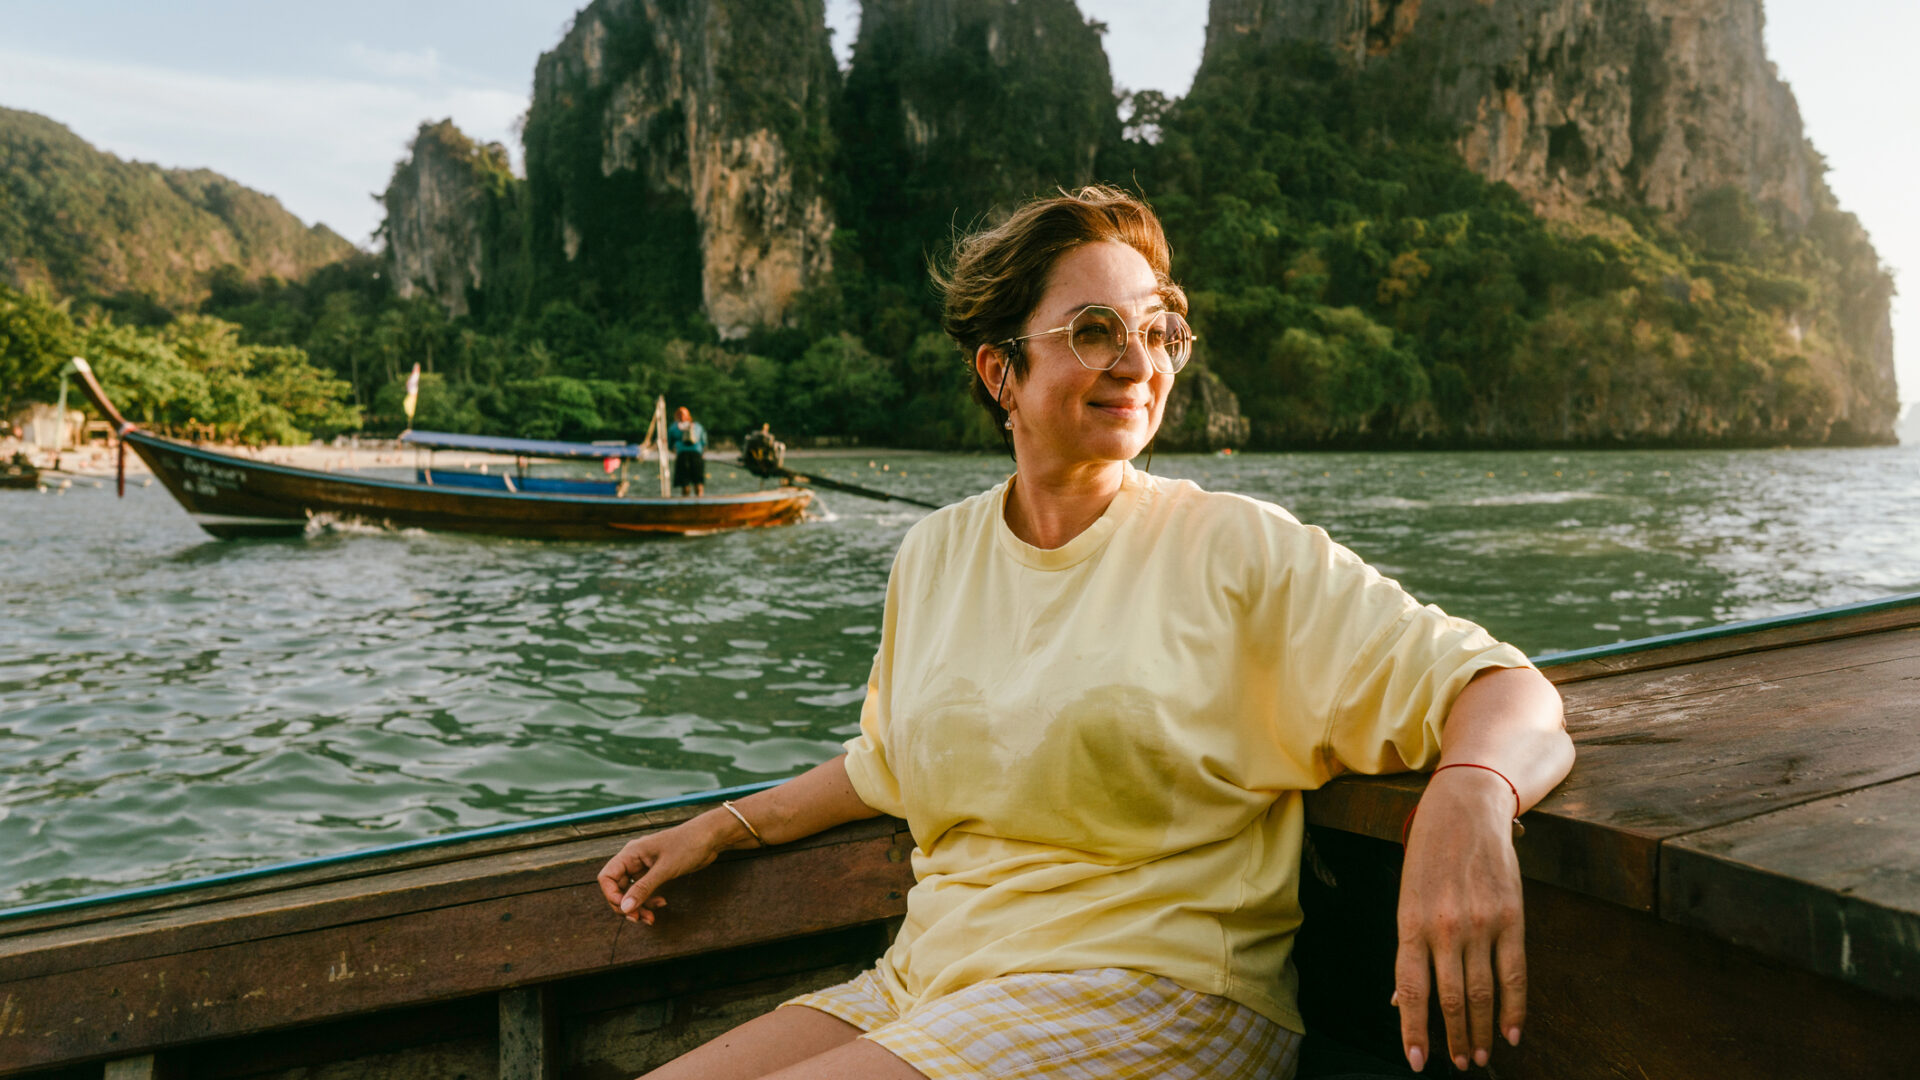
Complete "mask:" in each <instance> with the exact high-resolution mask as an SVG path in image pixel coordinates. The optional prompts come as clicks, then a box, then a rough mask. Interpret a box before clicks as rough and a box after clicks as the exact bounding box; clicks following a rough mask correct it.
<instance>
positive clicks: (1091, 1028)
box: [782, 968, 1300, 1080]
mask: <svg viewBox="0 0 1920 1080" xmlns="http://www.w3.org/2000/svg"><path fill="white" fill-rule="evenodd" d="M782 1004H783V1006H784V1005H804V1006H806V1007H807V1008H810V1009H818V1010H819V1011H821V1012H823V1013H826V1014H827V1015H829V1016H834V1017H837V1018H839V1019H841V1020H845V1021H846V1022H847V1023H849V1024H852V1025H853V1026H854V1027H857V1028H859V1029H860V1030H861V1031H862V1032H864V1034H863V1035H862V1036H861V1037H862V1038H865V1039H870V1040H872V1041H873V1042H876V1043H878V1044H880V1045H881V1046H882V1047H885V1048H886V1049H887V1050H888V1051H890V1052H891V1053H892V1054H893V1055H894V1056H895V1057H897V1058H899V1059H901V1060H902V1061H905V1062H906V1063H907V1064H909V1065H911V1066H913V1067H914V1068H916V1069H918V1070H920V1072H921V1073H923V1074H924V1075H926V1076H927V1077H929V1078H930V1080H977V1078H979V1077H994V1078H996V1080H1022V1078H1025V1077H1046V1078H1048V1080H1055V1078H1059V1080H1131V1078H1134V1077H1141V1078H1151V1080H1290V1078H1291V1077H1292V1076H1293V1074H1294V1069H1295V1068H1296V1066H1297V1064H1298V1060H1297V1059H1298V1058H1299V1055H1300V1035H1299V1034H1298V1033H1297V1032H1293V1031H1289V1030H1287V1029H1286V1028H1284V1027H1281V1026H1280V1025H1279V1024H1276V1023H1274V1022H1273V1021H1271V1020H1269V1019H1267V1018H1266V1017H1264V1016H1261V1015H1260V1014H1259V1013H1257V1012H1254V1011H1253V1010H1252V1009H1249V1008H1247V1007H1246V1006H1245V1005H1242V1004H1240V1003H1239V1002H1236V1001H1230V1000H1228V999H1226V998H1223V997H1216V996H1214V995H1212V994H1199V993H1195V992H1194V991H1192V990H1188V989H1186V988H1185V987H1183V986H1181V985H1180V984H1179V983H1176V982H1174V981H1173V980H1171V979H1166V978H1162V977H1160V976H1158V975H1148V974H1146V973H1145V972H1140V971H1130V970H1128V969H1126V968H1095V969H1093V970H1089V971H1068V972H1035V973H1023V974H1016V975H1002V976H1001V977H999V978H997V979H988V980H987V981H985V982H981V983H976V984H975V985H973V986H969V987H967V988H965V989H963V990H956V991H954V992H953V993H951V994H947V995H945V996H944V997H939V998H935V999H933V1000H932V1001H928V1002H923V1003H921V1004H919V1005H916V1006H915V1007H913V1008H911V1009H909V1010H907V1012H906V1013H905V1014H904V1015H902V1014H899V1013H896V1012H894V1010H893V1006H892V1005H891V1004H889V1002H888V999H887V995H886V991H885V990H884V989H882V988H881V985H880V980H879V978H878V977H877V976H876V975H874V973H873V972H871V971H868V972H865V973H862V974H861V975H860V976H858V977H857V978H855V979H853V980H852V981H851V982H844V983H841V984H840V985H838V986H830V987H828V988H826V989H825V990H820V991H817V992H815V993H811V994H802V995H801V996H799V997H797V998H794V999H793V1000H791V1001H787V1002H783V1003H782Z"/></svg>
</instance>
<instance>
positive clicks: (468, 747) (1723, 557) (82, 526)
mask: <svg viewBox="0 0 1920 1080" xmlns="http://www.w3.org/2000/svg"><path fill="white" fill-rule="evenodd" d="M790 464H795V465H798V466H800V467H804V468H810V469H813V470H815V471H821V472H824V473H825V474H826V475H828V476H830V477H834V478H838V479H843V480H851V481H854V482H857V483H861V484H865V485H867V486H870V487H875V488H882V489H887V490H892V491H897V492H900V493H902V494H906V495H911V496H914V497H917V498H921V499H926V500H928V501H933V502H949V501H953V500H957V499H960V498H963V497H965V496H967V495H970V494H972V493H974V492H977V491H980V490H982V489H984V488H986V487H988V486H990V485H991V484H993V483H995V482H997V481H998V480H1000V479H1001V478H1002V477H1004V476H1005V475H1006V473H1007V472H1008V471H1009V468H1010V466H1009V464H1008V462H1007V460H1006V459H1005V458H1004V457H1000V458H994V457H988V456H959V455H909V454H892V455H887V454H880V453H862V454H860V455H858V456H835V457H822V458H810V459H806V460H804V461H795V462H791V463H790ZM1152 467H1153V471H1154V472H1156V473H1160V474H1162V475H1166V476H1173V477H1184V478H1190V479H1193V480H1195V481H1198V482H1199V483H1201V484H1202V485H1204V486H1206V487H1209V488H1213V489H1217V490H1227V491H1238V492H1243V493H1245V494H1248V495H1253V496H1256V497H1259V498H1263V499H1270V500H1273V501H1275V502H1278V503H1280V504H1281V505H1283V506H1286V507H1288V508H1289V509H1290V510H1292V511H1293V512H1294V513H1295V514H1296V515H1297V516H1298V517H1300V518H1301V519H1302V520H1303V521H1306V522H1309V523H1312V524H1317V525H1321V526H1323V527H1325V528H1326V529H1327V531H1328V532H1330V533H1331V534H1332V535H1333V537H1334V538H1335V539H1336V540H1338V541H1340V542H1342V543H1344V544H1346V545H1348V546H1349V547H1352V548H1353V549H1355V550H1356V551H1358V552H1359V553H1360V554H1361V555H1362V556H1364V557H1365V558H1367V559H1368V560H1369V561H1371V562H1372V563H1373V564H1374V565H1375V566H1377V567H1379V568H1380V569H1381V570H1382V571H1383V572H1385V573H1387V574H1388V575H1390V576H1392V577H1394V578H1397V579H1398V580H1399V581H1400V582H1401V583H1402V584H1403V585H1405V586H1406V587H1407V588H1408V589H1410V590H1411V591H1412V592H1413V593H1414V594H1415V595H1417V596H1419V597H1420V598H1421V599H1423V600H1426V601H1429V602H1432V603H1436V604H1439V605H1440V606H1441V607H1443V608H1445V609H1446V610H1448V611H1449V612H1452V613H1454V614H1457V615H1461V616H1465V617H1467V618H1471V619H1474V620H1477V621H1479V622H1481V623H1483V624H1484V625H1486V626H1487V627H1488V628H1489V629H1491V630H1492V631H1493V632H1494V633H1495V634H1497V635H1499V636H1501V637H1503V638H1506V639H1507V640H1510V641H1512V642H1514V643H1515V644H1517V645H1519V646H1521V647H1522V648H1523V649H1525V650H1526V651H1527V652H1529V653H1531V654H1534V655H1539V654H1543V653H1547V652H1551V651H1555V650H1564V649H1571V648H1578V647H1582V646H1588V645H1596V644H1602V643H1606V642H1613V641H1619V640H1623V639H1629V638H1638V637H1645V636H1649V635H1654V634H1662V633H1671V632H1674V631H1678V630H1685V629H1689V628H1693V627H1699V626H1704V625H1709V624H1714V623H1720V622H1726V621H1731V620H1737V619H1746V618H1753V617H1758V616H1765V615H1775V614H1780V613H1784V612H1790V611H1796V610H1802V609H1806V608H1813V607H1821V606H1830V605H1835V604H1842V603H1848V602H1852V601H1858V600H1865V599H1871V598H1875V597H1880V596H1885V595H1889V594H1894V593H1900V592H1911V591H1916V590H1920V448H1917V447H1906V448H1888V449H1866V450H1756V451H1674V452H1653V451H1648V452H1608V453H1601V452H1578V453H1575V452H1546V451H1541V452H1504V453H1428V454H1398V453H1394V454H1384V453H1371V454H1240V455H1233V456H1230V457H1214V456H1197V455H1166V454H1162V455H1158V456H1156V458H1155V459H1154V461H1153V466H1152ZM713 471H714V472H715V473H716V474H718V473H720V472H722V470H719V469H717V468H716V469H714V470H713ZM734 483H735V486H738V481H735V482H734ZM821 504H822V506H821V508H822V510H823V513H822V515H821V516H820V518H819V519H818V520H815V521H811V522H809V523H807V524H803V525H799V526H795V527H790V528H779V529H768V530H759V531H752V532H741V533H731V534H724V535H718V536H710V537H704V538H697V539H687V540H668V541H653V542H612V543H555V542H530V541H519V540H511V539H500V538H488V537H470V536H459V535H446V534H433V533H423V532H418V531H412V530H408V531H399V532H395V531H388V530H383V529H376V528H367V527H348V528H334V529H327V530H320V531H316V532H314V533H313V534H312V535H309V536H308V537H307V538H305V539H297V540H258V541H217V540H213V539H211V538H210V537H208V536H206V535H205V534H204V533H202V532H201V531H200V530H199V529H198V528H197V527H196V526H195V525H194V524H193V523H192V522H191V521H190V520H189V519H188V517H187V516H186V514H185V513H184V512H182V511H181V509H180V508H179V506H178V505H177V504H175V503H174V501H173V500H172V498H171V497H169V496H168V495H167V494H166V492H165V491H164V490H163V489H161V488H160V487H159V486H158V485H154V486H151V487H146V488H141V487H132V488H130V489H129V490H128V492H127V497H126V498H125V499H115V498H114V497H113V492H112V490H111V488H110V486H109V487H103V488H94V487H88V486H85V485H80V486H76V487H74V488H72V489H70V490H68V491H66V492H64V493H59V494H54V493H48V494H35V493H33V492H0V602H3V603H4V605H5V606H4V611H3V615H4V618H0V907H4V906H14V905H19V904H25V903H33V902H38V901H44V900H52V899H60V898H66V897H72V896H80V895H86V894H90V893H97V892H102V891H107V890H110V889H116V888H124V887H130V886H136V885H142V884H150V883H157V882H164V881H172V880H179V879H184V878H189V877H196V876H201V875H205V874H210V873H216V872H221V871H227V870H236V869H243V868H248V867H253V866H259V865H263V864H268V863H274V862H280V861H285V860H289V859H296V858H303V857H309V856H314V855H322V854H331V853H336V852H342V851H350V850H355V849H359V848H366V847H372V846H378V845H382V844H388V843H393V842H397V841H401V840H409V839H415V838H419V837H426V836H432V835H436V834H441V833H446V832H452V831H457V830H461V829H468V828H474V827H478V826H485V825H493V824H499V823H505V822H514V821H523V820H528V819H532V818H537V817H541V816H544V815H551V814H557V813H563V812H568V811H575V810H588V809H595V808H599V807H605V806H613V805H618V804H622V803H627V802H633V801H637V800H641V799H647V798H656V797H662V796H668V795H675V794H680V793H684V792H690V791H699V790H704V789H708V788H713V787H718V786H723V785H732V784H740V783H748V782H752V781H757V780H766V779H774V778H779V777H784V776H788V775H792V774H793V773H795V772H798V771H800V770H803V769H805V768H807V767H809V766H811V765H813V764H815V763H817V762H819V761H822V760H824V759H826V758H827V757H829V756H831V755H833V754H834V753H836V752H837V750H838V747H839V743H840V741H841V740H843V739H845V738H847V737H848V736H849V735H850V734H852V733H853V732H854V730H855V728H856V726H857V722H858V716H859V708H860V701H861V698H862V695H863V692H864V686H865V682H866V677H867V672H868V668H869V665H870V664H871V662H872V657H873V650H874V647H875V645H876V643H877V642H878V639H879V626H880V615H881V604H882V601H883V598H884V596H885V590H886V578H887V569H888V566H889V563H890V561H891V558H892V554H893V551H894V548H895V547H896V546H897V545H898V543H899V541H900V537H901V536H902V535H903V534H904V533H905V532H906V530H907V529H908V528H909V527H910V526H912V524H913V523H914V522H915V521H917V520H918V519H919V518H920V517H921V516H922V514H923V513H924V512H923V511H921V510H918V509H915V508H912V507H908V506H905V505H903V504H899V503H879V502H872V501H868V500H865V499H860V498H855V497H853V496H848V495H839V494H834V493H831V492H829V493H826V494H824V495H823V496H822V499H821Z"/></svg>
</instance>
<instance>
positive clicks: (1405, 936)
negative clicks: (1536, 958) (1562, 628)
mask: <svg viewBox="0 0 1920 1080" xmlns="http://www.w3.org/2000/svg"><path fill="white" fill-rule="evenodd" d="M1442 747H1443V750H1442V753H1441V756H1440V765H1452V764H1456V763H1460V764H1466V763H1472V764H1476V765H1484V766H1487V767H1488V768H1491V769H1497V770H1498V771H1499V772H1500V773H1501V774H1503V775H1504V776H1506V777H1507V778H1508V779H1509V780H1511V781H1512V782H1513V785H1514V788H1515V789H1517V790H1518V792H1519V796H1520V809H1522V810H1524V809H1526V808H1528V807H1530V806H1532V805H1533V804H1534V803H1536V802H1539V801H1540V800H1541V799H1542V798H1544V797H1545V796H1546V794H1547V792H1549V791H1551V790H1553V787H1554V785H1556V784H1558V783H1559V782H1560V781H1561V780H1563V779H1565V778H1566V775H1567V771H1568V770H1569V769H1571V768H1572V767H1573V740H1572V739H1570V738H1568V737H1567V732H1566V725H1565V720H1564V717H1563V714H1562V710H1561V705H1560V692H1559V691H1557V690H1555V689H1554V688H1553V684H1552V683H1550V682H1548V681H1547V680H1546V677H1545V676H1543V675H1541V674H1540V673H1539V672H1537V671H1535V670H1533V669H1532V668H1495V669H1490V670H1488V671H1483V672H1481V673H1480V674H1479V675H1478V676H1476V677H1475V678H1474V680H1473V681H1472V682H1470V683H1468V684H1467V687H1466V689H1465V690H1462V691H1461V692H1460V696H1459V697H1458V698H1456V699H1455V700H1454V704H1453V708H1452V710H1451V711H1450V712H1448V714H1447V721H1446V727H1445V731H1444V734H1443V737H1442ZM1514 813H1515V808H1514V791H1513V790H1509V789H1508V787H1507V785H1506V782H1505V781H1502V780H1501V779H1500V777H1498V776H1495V775H1494V774H1493V773H1490V772H1488V771H1487V770H1486V769H1448V770H1447V771H1445V772H1441V773H1437V774H1436V775H1435V776H1434V777H1433V779H1432V780H1431V781H1429V782H1428V784H1427V790H1426V793H1425V794H1424V795H1423V796H1422V797H1421V799H1420V808H1419V812H1418V813H1417V814H1415V815H1414V819H1413V822H1412V828H1411V830H1410V832H1409V834H1408V836H1407V853H1406V861H1405V864H1404V867H1403V870H1402V877H1401V882H1400V908H1399V932H1400V948H1399V954H1398V958H1397V960H1396V963H1395V970H1394V985H1395V988H1396V989H1395V993H1394V1002H1395V1003H1396V1004H1397V1005H1399V1007H1400V1036H1401V1043H1402V1045H1403V1046H1405V1048H1406V1053H1407V1062H1408V1064H1410V1065H1412V1066H1413V1068H1414V1070H1415V1071H1416V1072H1417V1071H1419V1070H1421V1069H1422V1068H1424V1067H1425V1065H1426V1062H1427V1061H1428V1060H1430V1059H1431V1051H1430V1049H1429V1047H1428V1046H1427V997H1428V993H1429V986H1431V987H1432V988H1433V992H1435V993H1437V994H1438V996H1439V998H1440V1009H1441V1012H1442V1013H1443V1014H1444V1015H1445V1017H1446V1024H1447V1043H1448V1056H1450V1057H1452V1058H1453V1061H1454V1064H1455V1065H1456V1066H1458V1067H1460V1068H1462V1069H1464V1068H1466V1067H1467V1063H1468V1061H1469V1060H1472V1061H1473V1062H1475V1063H1477V1064H1481V1065H1484V1064H1486V1062H1487V1058H1488V1054H1489V1051H1490V1050H1491V1049H1492V1046H1493V1031H1494V1024H1495V1019H1496V1017H1497V1018H1498V1023H1499V1031H1500V1033H1501V1034H1503V1035H1504V1036H1505V1037H1506V1039H1507V1041H1508V1042H1509V1043H1518V1042H1519V1041H1520V1028H1521V1025H1522V1024H1523V1023H1524V1022H1525V1020H1526V1008H1527V968H1526V952H1525V944H1524V938H1525V933H1524V925H1525V924H1524V920H1523V918H1522V914H1521V893H1520V865H1519V862H1518V860H1517V859H1516V858H1515V856H1514V851H1513V839H1512V835H1513V834H1512V824H1511V823H1512V820H1513V817H1514Z"/></svg>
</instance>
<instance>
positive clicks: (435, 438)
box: [400, 431, 641, 460]
mask: <svg viewBox="0 0 1920 1080" xmlns="http://www.w3.org/2000/svg"><path fill="white" fill-rule="evenodd" d="M400 441H401V442H407V443H412V444H414V445H415V446H424V447H426V448H427V449H429V450H479V451H482V452H484V453H489V454H514V455H516V456H519V457H538V458H593V459H596V460H597V459H600V458H637V457H639V456H640V449H641V448H640V447H638V446H635V445H633V444H631V443H609V444H607V445H605V446H600V445H598V444H595V443H577V442H554V441H552V440H549V439H509V438H506V437H504V436H500V435H455V434H453V433H451V432H446V431H408V432H404V433H402V434H401V436H400Z"/></svg>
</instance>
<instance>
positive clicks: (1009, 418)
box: [1002, 416, 1013, 431]
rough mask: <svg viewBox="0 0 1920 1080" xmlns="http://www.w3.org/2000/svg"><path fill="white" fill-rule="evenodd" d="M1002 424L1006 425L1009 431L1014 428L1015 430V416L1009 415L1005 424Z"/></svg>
mask: <svg viewBox="0 0 1920 1080" xmlns="http://www.w3.org/2000/svg"><path fill="white" fill-rule="evenodd" d="M1002 426H1004V427H1005V428H1006V429H1007V430H1008V431H1012V430H1013V417H1011V416H1009V417H1007V419H1006V423H1005V424H1003V425H1002Z"/></svg>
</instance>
